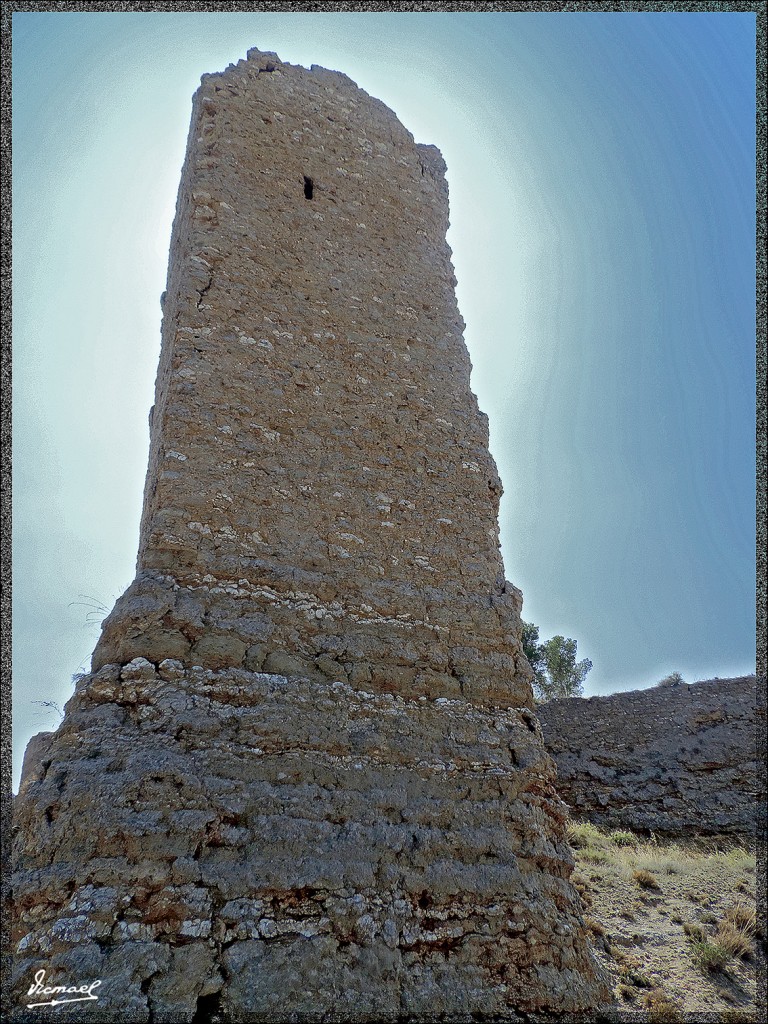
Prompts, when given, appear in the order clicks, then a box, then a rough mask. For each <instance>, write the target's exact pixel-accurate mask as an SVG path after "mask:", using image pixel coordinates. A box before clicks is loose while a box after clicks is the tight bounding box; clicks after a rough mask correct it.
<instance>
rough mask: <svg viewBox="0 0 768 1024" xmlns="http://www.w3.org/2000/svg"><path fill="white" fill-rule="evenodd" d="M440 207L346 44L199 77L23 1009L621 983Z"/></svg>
mask: <svg viewBox="0 0 768 1024" xmlns="http://www.w3.org/2000/svg"><path fill="white" fill-rule="evenodd" d="M446 227H447V193H446V186H445V180H444V166H443V163H442V159H441V158H440V155H439V153H438V152H437V151H436V150H435V149H434V148H433V147H428V146H417V145H416V144H414V142H413V140H412V138H411V137H410V135H409V134H408V133H407V132H406V131H405V129H404V128H403V127H402V126H401V125H400V124H399V123H398V121H397V120H396V118H395V117H394V115H393V114H392V113H391V112H390V111H389V110H387V109H386V108H385V107H384V106H383V105H382V104H381V103H379V102H378V101H376V100H373V99H371V98H370V97H369V96H367V95H366V94H365V93H364V92H362V90H360V89H358V88H357V87H356V86H355V85H354V83H352V82H351V81H350V80H349V79H347V78H345V77H344V76H343V75H339V74H336V73H334V72H329V71H325V70H323V69H319V68H313V69H312V70H310V71H307V70H305V69H303V68H296V67H291V66H289V65H285V64H282V63H281V62H280V61H279V59H277V58H276V57H275V56H274V55H270V54H262V53H259V52H258V51H251V52H250V53H249V59H248V60H247V61H243V62H240V63H239V64H238V65H237V66H235V67H230V68H229V69H227V71H225V72H224V73H223V74H220V75H210V76H206V77H205V78H204V80H203V84H202V86H201V88H200V90H199V92H198V93H197V95H196V97H195V100H194V108H193V117H192V128H191V132H190V137H189V145H188V151H187V158H186V163H185V167H184V171H183V175H182V183H181V189H180V193H179V201H178V208H177V215H176V220H175V225H174V230H173V239H172V250H171V259H170V268H169V279H168V289H167V293H166V295H165V299H164V318H163V340H162V353H161V362H160V370H159V373H158V381H157V393H156V402H155V406H154V410H153V413H152V417H151V452H150V466H149V473H148V477H147V487H146V494H145V502H144V512H143V520H142V528H141V547H140V552H139V561H138V571H137V578H136V580H135V581H134V583H133V584H132V585H131V587H130V588H129V590H128V591H127V592H126V594H125V595H124V596H123V597H122V598H121V599H120V600H119V601H118V603H117V605H116V607H115V609H114V611H113V613H112V614H111V615H110V616H109V618H108V619H107V620H106V622H105V624H104V630H103V633H102V636H101V639H100V641H99V643H98V646H97V649H96V651H95V653H94V659H93V671H92V672H91V673H90V674H89V675H87V676H84V677H82V678H81V679H80V680H79V682H78V685H77V688H76V692H75V695H74V696H73V698H72V699H71V700H70V701H69V703H68V704H67V707H66V713H65V716H64V720H63V722H62V724H61V726H60V728H59V729H58V730H57V732H56V733H53V734H42V735H40V736H38V737H36V738H35V740H34V741H33V742H32V743H31V744H30V746H29V748H28V751H27V757H26V760H25V765H24V769H23V773H22V784H21V788H20V793H19V796H18V798H17V800H16V805H15V809H14V813H15V826H16V839H15V845H14V869H15V873H14V876H13V881H12V885H13V902H14V932H15V934H14V941H15V954H16V955H15V964H14V984H15V989H14V991H15V994H16V999H17V1003H16V1008H17V1016H19V1017H20V1018H23V1017H24V1014H25V1013H27V1012H29V1013H30V1014H32V1013H37V1012H39V1011H34V1010H29V1011H27V1010H26V1009H25V1007H26V1006H27V1004H28V1003H29V1001H30V1000H29V996H28V992H29V988H30V985H31V983H32V982H33V980H34V978H35V976H36V974H37V972H38V971H40V970H41V969H42V970H44V971H45V973H46V979H45V980H46V983H47V984H49V985H86V984H88V983H90V982H93V981H95V980H98V981H99V982H100V985H99V987H98V989H97V990H96V994H97V997H98V1007H94V1006H93V1005H91V1004H90V1003H82V1004H80V1003H78V1004H72V1005H71V1006H64V1007H62V1006H59V1007H57V1014H58V1016H59V1017H60V1018H63V1019H76V1020H80V1019H83V1020H94V1019H98V1020H99V1021H103V1022H107V1021H113V1020H114V1021H121V1022H122V1021H137V1022H151V1024H161V1022H174V1024H179V1022H187V1024H192V1022H194V1024H201V1022H211V1024H212V1022H214V1021H222V1022H236V1021H248V1022H254V1021H262V1022H270V1024H274V1022H286V1024H287V1022H289V1021H291V1022H309V1021H318V1020H325V1021H349V1022H355V1024H358V1022H364V1021H392V1022H395V1021H406V1020H418V1021H426V1020H442V1021H456V1020H466V1019H478V1018H480V1019H482V1018H483V1016H485V1017H487V1018H488V1019H495V1020H509V1021H513V1020H523V1019H530V1015H531V1014H539V1013H553V1014H560V1015H561V1014H565V1013H572V1014H574V1015H576V1016H579V1015H581V1019H583V1015H584V1014H585V1013H587V1012H589V1013H592V1012H593V1011H596V1010H597V1009H598V1008H599V1007H601V1006H602V1005H603V1004H604V1003H605V1002H606V1000H607V999H608V998H609V990H608V987H607V985H606V981H605V978H604V976H603V974H602V973H601V971H600V970H599V968H598V967H597V965H596V963H595V961H594V959H593V958H592V954H591V952H590V949H589V945H588V942H587V938H586V932H585V928H584V922H583V919H582V916H581V904H580V902H579V899H578V896H577V894H576V892H575V890H574V888H573V887H572V885H571V883H570V881H569V876H570V874H571V871H572V868H573V861H572V858H571V854H570V852H569V850H568V847H567V844H566V842H565V807H564V805H563V804H562V802H561V801H560V800H559V799H558V797H557V794H556V792H555V790H554V786H553V781H554V765H553V762H552V760H551V759H550V758H549V757H548V756H547V754H546V752H545V750H544V746H543V742H542V737H541V731H540V729H539V726H538V723H537V721H536V718H535V717H534V715H533V713H532V712H531V710H530V706H529V705H530V702H531V696H530V687H529V685H528V676H529V674H530V669H529V668H528V666H527V663H526V662H525V661H524V659H523V658H522V654H521V651H520V646H519V641H518V630H519V617H518V613H519V607H520V595H519V592H517V591H516V590H515V589H514V588H513V587H511V586H510V585H509V584H506V583H505V582H504V576H503V572H502V563H501V559H500V556H499V549H498V537H497V520H496V516H497V509H498V497H499V494H500V484H499V481H498V478H497V476H496V471H495V468H494V466H493V462H492V460H491V457H490V455H489V453H488V450H487V429H486V421H485V418H484V417H483V416H482V415H481V414H480V413H479V412H478V409H477V404H476V401H475V398H474V396H473V395H472V393H471V391H470V388H469V369H470V367H469V360H468V357H467V353H466V350H465V348H464V344H463V341H462V337H461V330H462V323H461V319H460V317H459V314H458V311H457V308H456V302H455V299H454V295H453V285H454V279H453V271H452V268H451V264H450V254H449V251H448V248H447V246H446V243H445V231H446ZM526 1015H529V1016H526ZM36 1019H37V1018H36Z"/></svg>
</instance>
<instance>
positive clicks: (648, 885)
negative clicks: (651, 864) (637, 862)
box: [632, 868, 661, 889]
mask: <svg viewBox="0 0 768 1024" xmlns="http://www.w3.org/2000/svg"><path fill="white" fill-rule="evenodd" d="M632 877H633V878H634V880H635V881H636V882H637V884H638V885H639V886H640V888H641V889H661V886H660V885H659V882H658V879H657V878H656V876H655V875H652V874H651V872H650V871H646V870H645V868H637V869H635V870H634V871H633V872H632Z"/></svg>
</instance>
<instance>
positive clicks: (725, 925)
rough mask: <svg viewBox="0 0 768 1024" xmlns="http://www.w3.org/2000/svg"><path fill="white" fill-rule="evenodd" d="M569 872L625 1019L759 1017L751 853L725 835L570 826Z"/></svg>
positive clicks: (762, 945) (760, 952)
mask: <svg viewBox="0 0 768 1024" xmlns="http://www.w3.org/2000/svg"><path fill="white" fill-rule="evenodd" d="M570 842H571V845H572V847H573V848H574V855H575V858H576V871H575V874H574V878H575V881H576V884H577V887H578V888H579V890H580V891H581V894H582V898H583V899H584V902H585V905H586V915H587V917H586V920H587V924H588V927H589V929H590V931H591V932H592V934H593V938H594V941H595V944H596V946H597V950H598V956H599V958H600V959H601V961H602V962H603V963H604V965H605V966H606V967H607V969H608V970H609V971H610V973H611V977H612V981H613V985H614V993H615V995H616V997H617V1003H618V1007H619V1008H620V1015H621V1018H622V1019H624V1020H628V1021H633V1022H634V1021H638V1022H640V1021H649V1022H661V1021H707V1020H710V1021H745V1022H746V1021H755V1020H758V1019H764V1017H763V1011H764V1008H765V1007H764V1004H763V999H762V998H761V995H760V981H759V979H760V978H761V977H763V976H764V972H765V953H766V933H765V919H764V916H763V915H762V914H760V913H759V912H757V911H756V898H757V897H756V890H757V872H758V869H757V863H756V861H757V858H756V855H755V851H754V849H748V848H746V847H745V846H741V845H739V844H738V843H737V842H736V841H734V839H732V838H730V839H728V840H718V839H716V838H710V839H707V840H706V841H703V840H687V841H681V840H677V841H674V842H672V841H670V840H663V839H655V838H654V839H651V840H648V839H645V838H641V837H639V836H637V835H635V834H633V833H631V832H627V831H613V832H607V831H602V830H599V829H597V828H596V827H595V826H594V825H591V824H589V823H587V822H581V823H578V822H574V823H573V824H572V825H571V827H570Z"/></svg>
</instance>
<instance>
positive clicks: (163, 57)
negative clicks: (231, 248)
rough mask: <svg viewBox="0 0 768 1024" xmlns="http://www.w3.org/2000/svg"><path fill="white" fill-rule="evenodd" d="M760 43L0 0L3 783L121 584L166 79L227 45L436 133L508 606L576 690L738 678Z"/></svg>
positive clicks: (490, 21)
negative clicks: (7, 578) (335, 85)
mask: <svg viewBox="0 0 768 1024" xmlns="http://www.w3.org/2000/svg"><path fill="white" fill-rule="evenodd" d="M754 41H755V16H754V14H736V13H715V12H712V13H706V14H685V13H663V12H661V11H659V12H653V13H650V14H640V13H631V14H630V13H620V14H603V13H598V12H591V13H587V14H583V13H580V14H565V13H556V14H547V13H501V14H497V13H469V12H467V13H463V12H462V13H447V14H443V13H410V14H397V13H389V14H375V13H354V14H337V13H330V12H325V13H318V14H305V13H294V12H285V13H278V14H273V13H266V12H264V13H248V14H245V13H242V14H217V13H178V14H160V13H133V14H113V13H92V14H88V13H86V14H80V13H67V14H61V13H17V14H14V16H13V70H14V93H13V102H14V108H13V117H14V139H13V146H14V149H13V157H14V197H13V198H14V221H13V227H14V254H13V255H14V278H13V291H14V365H13V369H14V396H13V413H14V496H13V501H14V525H13V536H14V591H13V596H14V657H13V669H14V678H13V685H14V699H15V711H14V757H15V761H16V762H17V763H16V765H15V774H14V780H16V779H17V778H18V771H19V767H20V758H21V754H22V752H23V749H24V747H25V745H26V743H27V741H28V739H29V737H30V736H31V735H32V734H33V733H35V732H38V731H40V730H42V729H47V728H52V727H54V726H55V724H56V722H57V721H58V716H57V715H56V714H55V713H51V712H47V711H46V710H45V709H44V708H41V707H40V705H38V704H35V703H33V702H34V701H55V702H57V703H58V704H60V705H61V706H63V704H64V703H65V702H66V700H67V699H68V697H69V696H70V694H71V692H72V682H71V677H72V674H73V673H75V672H78V671H83V670H84V669H85V668H86V667H87V664H88V661H89V657H90V653H91V651H92V649H93V646H94V644H95V641H96V638H97V635H98V626H97V623H98V622H99V621H100V619H101V618H102V617H103V614H106V612H107V611H108V610H109V609H110V608H111V606H112V604H113V603H114V601H115V599H116V597H117V596H118V595H119V594H120V593H121V592H122V590H123V589H125V587H126V586H127V585H128V584H129V583H130V581H131V579H132V578H133V575H134V566H135V557H136V551H137V546H138V526H139V515H140V508H141V498H142V490H143V483H144V474H145V472H146V462H147V450H148V431H147V414H148V412H149V408H150V406H151V404H152V400H153V388H154V378H155V372H156V367H157V359H158V355H159V343H160V335H159V328H160V305H159V297H160V294H161V293H162V291H163V290H164V287H165V273H166V266H167V252H168V241H169V236H170V227H171V219H172V216H173V210H174V205H175V199H176V190H177V187H178V179H179V173H180V169H181V163H182V159H183V153H184V146H185V142H186V135H187V129H188V125H189V115H190V109H191V105H190V101H191V96H192V93H193V92H194V90H195V89H196V87H197V85H198V84H199V79H200V75H202V74H203V73H206V72H212V71H218V70H222V69H223V68H224V67H226V65H227V64H228V63H230V62H235V61H237V60H238V59H241V58H243V57H244V56H245V53H246V50H247V49H248V48H249V47H251V46H258V47H259V48H260V49H263V50H275V51H277V53H278V54H279V55H280V57H281V58H282V59H283V60H286V61H289V62H290V63H294V64H304V65H309V64H312V63H315V64H321V65H324V66H325V67H330V68H334V69H337V70H340V71H343V72H345V73H346V74H348V75H349V76H350V77H351V78H353V79H354V80H355V81H356V82H357V83H358V85H360V86H361V87H362V88H364V89H365V90H366V91H367V92H369V93H370V94H372V95H373V96H376V97H377V98H379V99H381V100H383V101H384V102H385V103H386V104H387V105H388V106H390V107H391V108H392V109H393V110H394V111H395V112H396V113H397V114H398V116H399V118H400V120H401V121H402V122H403V124H404V125H405V126H406V127H407V128H408V129H410V130H411V131H412V132H413V134H414V135H415V137H416V139H417V141H420V142H428V143H434V144H435V145H437V146H439V147H440V149H441V150H442V152H443V155H444V157H445V159H446V162H447V165H448V180H449V184H450V191H451V228H450V232H449V241H450V244H451V246H452V248H453V251H454V263H455V266H456V274H457V278H458V281H459V284H458V289H457V291H458V299H459V306H460V308H461V312H462V314H463V316H464V319H465V320H466V322H467V330H466V341H467V345H468V347H469V350H470V354H471V357H472V361H473V365H474V371H473V376H472V385H473V388H474V390H475V391H476V393H477V394H478V398H479V401H480V406H481V408H482V409H483V410H484V411H485V412H487V413H488V415H489V417H490V423H491V448H492V451H493V454H494V456H495V458H496V461H497V463H498V466H499V470H500V474H501V477H502V480H503V482H504V486H505V496H504V498H503V499H502V509H501V537H502V550H503V554H504V559H505V565H506V570H507V576H508V578H509V579H510V580H512V581H513V582H514V583H515V584H516V585H517V586H520V587H521V588H522V590H523V593H524V602H525V603H524V609H523V617H524V618H525V619H526V620H527V621H532V622H535V623H536V624H537V625H538V626H539V627H540V630H541V636H542V638H546V637H549V636H551V635H553V634H555V633H562V634H564V635H566V636H572V637H574V638H576V639H577V640H578V643H579V656H580V657H589V658H591V659H592V661H593V663H594V668H593V670H592V672H591V673H590V675H589V676H588V677H587V682H586V687H585V690H586V693H587V694H588V695H589V694H593V693H606V692H611V691H613V690H618V689H632V688H637V687H642V686H648V685H652V684H653V683H655V682H656V681H657V680H658V679H659V678H661V677H662V676H663V675H665V674H666V673H668V672H670V671H672V670H678V671H680V672H682V674H683V675H684V677H685V678H686V679H687V680H688V681H693V680H695V679H700V678H709V677H712V676H715V675H718V676H721V677H724V676H727V675H732V674H741V673H743V672H750V671H754V650H755V596H754V593H755V451H754V448H755V442H754V435H755V334H754V332H755V284H754V259H755V249H754V236H755V186H754V180H755V147H754V124H755V100H754V97H755V58H754ZM82 595H84V596H82ZM80 602H83V603H80ZM91 603H93V604H94V605H95V606H98V605H101V606H102V607H103V614H102V613H99V612H98V611H96V612H94V613H92V611H91V609H90V607H89V604H91Z"/></svg>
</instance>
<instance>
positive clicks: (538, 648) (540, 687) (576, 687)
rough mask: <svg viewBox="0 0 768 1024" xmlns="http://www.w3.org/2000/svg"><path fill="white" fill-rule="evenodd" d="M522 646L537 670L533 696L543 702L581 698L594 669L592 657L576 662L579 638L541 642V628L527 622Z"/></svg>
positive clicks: (556, 638) (523, 632) (558, 637)
mask: <svg viewBox="0 0 768 1024" xmlns="http://www.w3.org/2000/svg"><path fill="white" fill-rule="evenodd" d="M521 639H522V645H523V651H524V652H525V656H526V658H527V659H528V661H529V662H530V665H531V668H532V669H533V675H534V679H533V695H534V697H535V698H536V700H537V701H538V702H539V703H543V702H544V701H548V700H560V699H562V698H563V697H580V696H581V694H582V686H583V683H584V680H585V679H586V676H587V673H588V672H589V670H590V669H591V668H592V662H591V661H590V660H589V658H584V659H582V661H579V662H577V661H576V646H577V645H576V641H575V640H572V639H571V638H570V637H568V638H566V637H563V636H553V637H552V639H551V640H547V641H546V643H543V644H541V643H539V627H538V626H534V625H533V623H531V622H524V623H523V630H522V638H521Z"/></svg>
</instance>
